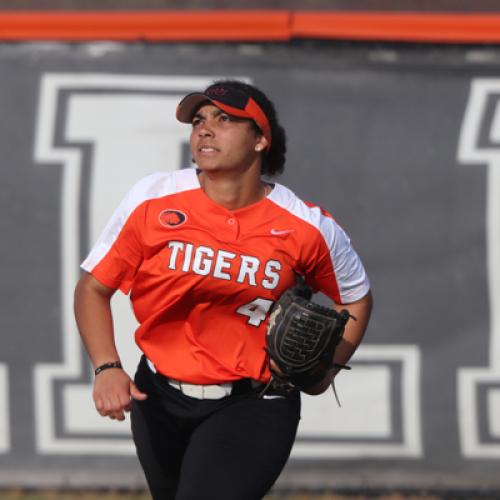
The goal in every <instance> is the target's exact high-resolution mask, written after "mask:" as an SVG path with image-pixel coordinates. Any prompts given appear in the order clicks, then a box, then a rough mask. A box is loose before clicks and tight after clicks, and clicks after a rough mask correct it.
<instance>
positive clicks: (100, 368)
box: [94, 361, 122, 375]
mask: <svg viewBox="0 0 500 500" xmlns="http://www.w3.org/2000/svg"><path fill="white" fill-rule="evenodd" d="M121 367H122V364H121V363H120V361H113V362H112V363H104V364H103V365H101V366H98V367H97V368H96V369H95V370H94V374H95V375H99V373H101V372H102V371H103V370H107V369H108V368H121Z"/></svg>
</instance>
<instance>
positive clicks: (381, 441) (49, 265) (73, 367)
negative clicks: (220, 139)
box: [0, 42, 500, 488]
mask: <svg viewBox="0 0 500 500" xmlns="http://www.w3.org/2000/svg"><path fill="white" fill-rule="evenodd" d="M499 62H500V49H488V48H486V47H485V48H476V49H473V48H471V49H464V48H447V49H446V48H436V47H432V46H428V47H420V46H404V45H402V46H399V47H395V46H381V45H380V46H369V45H362V44H360V45H354V46H350V45H348V44H335V43H329V42H324V43H319V42H318V43H312V42H303V43H300V42H297V43H294V44H291V45H281V44H268V45H258V44H254V45H237V44H234V45H230V46H226V45H224V44H214V45H203V46H201V45H189V44H177V45H176V44H172V45H162V44H158V45H142V44H125V45H124V44H111V43H110V44H108V43H96V44H86V45H79V44H68V45H65V44H5V45H0V110H1V116H2V119H1V120H0V151H1V155H0V234H1V244H0V262H1V266H2V273H1V275H2V281H1V283H2V285H1V287H0V294H1V295H0V298H1V300H0V332H1V335H0V486H15V485H22V486H36V487H40V486H49V485H50V486H125V487H140V486H141V485H143V484H144V483H143V478H142V474H141V472H140V470H139V467H138V464H137V461H136V459H135V457H134V454H133V449H132V446H131V444H130V438H129V434H128V427H127V425H128V424H126V423H125V424H119V423H117V422H111V421H109V422H108V421H105V420H102V419H100V418H98V417H97V416H96V414H95V412H94V410H93V408H92V402H91V400H90V388H91V385H90V383H91V370H90V366H89V364H88V362H87V360H86V357H85V355H84V353H83V351H82V349H81V347H80V345H79V341H78V337H77V334H76V330H75V326H74V323H73V321H72V313H71V300H72V297H71V293H72V287H73V286H74V283H75V282H76V279H77V277H78V262H79V261H80V260H81V258H82V256H83V255H85V253H86V252H87V250H88V248H89V245H90V244H91V242H92V241H93V240H94V239H95V237H96V235H97V234H98V232H99V230H100V229H101V228H102V225H103V224H104V222H105V220H106V218H107V217H109V215H110V213H111V211H112V210H113V207H114V206H116V204H117V202H118V200H119V199H120V197H121V196H122V195H123V193H124V192H125V191H126V190H127V188H128V187H130V185H131V184H132V183H133V182H134V180H135V179H137V178H139V177H141V176H142V175H145V174H146V173H149V172H151V171H154V170H159V169H175V168H182V167H185V166H189V165H190V162H189V155H188V152H187V148H186V143H185V140H186V137H187V133H188V131H187V130H186V128H185V127H184V126H182V125H180V124H178V123H176V122H175V120H174V118H173V110H174V109H175V104H176V102H177V101H178V99H179V98H180V97H181V96H182V95H183V94H185V93H187V92H189V91H190V90H194V89H199V88H202V87H203V86H204V85H205V83H207V82H209V81H211V80H212V79H214V78H216V77H219V76H239V77H245V78H248V79H250V80H251V81H253V82H254V83H255V84H257V85H258V86H260V87H262V88H263V89H265V90H266V91H267V92H268V94H269V95H270V97H271V98H272V99H273V100H274V101H275V103H276V106H277V108H278V110H279V114H280V117H281V121H282V122H283V124H284V126H285V128H286V130H287V133H288V138H289V151H288V163H287V168H286V172H285V174H284V175H283V176H282V177H281V178H280V179H278V182H281V183H284V184H286V185H288V186H289V187H291V188H292V189H294V190H295V191H296V192H297V193H299V194H300V195H301V196H302V197H303V198H304V199H306V200H311V201H313V202H315V203H317V204H320V205H322V206H323V207H324V208H326V209H327V210H329V211H331V212H332V213H333V214H334V216H335V217H336V219H337V220H338V221H339V222H340V223H341V225H342V226H344V227H345V228H346V230H347V231H348V233H349V234H350V236H351V239H352V241H353V243H354V245H355V247H356V249H357V250H358V252H359V253H360V255H361V256H362V258H363V260H364V262H365V265H366V267H367V270H368V272H369V275H370V278H371V281H372V284H373V290H374V295H375V301H376V307H375V310H374V315H373V320H372V322H371V324H370V327H369V331H368V333H367V336H366V340H365V342H364V343H363V346H362V347H361V348H360V350H359V352H358V354H357V356H356V358H355V359H354V362H353V370H352V372H346V373H343V374H341V376H340V377H339V381H338V390H339V393H340V398H341V400H342V403H343V406H342V408H341V409H339V408H337V406H336V404H335V401H334V398H333V395H331V394H326V395H324V396H320V397H317V398H312V397H307V398H305V399H304V412H303V418H302V423H301V428H300V432H299V437H298V440H297V445H296V447H295V449H294V452H293V455H292V459H291V461H290V463H289V465H288V467H287V470H286V472H285V474H284V475H283V477H282V478H281V480H280V483H279V485H280V486H281V487H288V486H309V487H316V488H318V487H322V486H326V485H334V486H336V487H346V488H347V487H353V488H358V487H384V486H389V487H391V486H392V487H426V488H430V487H437V488H439V487H443V488H444V487H446V488H454V487H471V488H473V487H478V486H481V487H483V488H484V487H488V486H490V487H496V488H500V478H499V476H498V467H499V461H500V424H499V422H500V326H499V325H500V322H498V317H497V314H498V312H497V311H499V310H500V307H499V306H500V296H499V294H500V287H499V283H500V268H499V267H498V266H499V264H498V262H500V233H499V232H500V207H499V206H498V202H497V201H496V200H497V198H498V199H500V177H499V176H500V173H498V172H500V155H499V154H498V152H497V151H498V143H499V142H500V115H499V111H498V110H499V109H500V108H499V106H498V103H499V102H500V101H499V98H500V63H499ZM496 257H499V258H498V259H497V258H496ZM114 307H115V308H116V314H117V317H118V324H117V330H118V335H119V345H120V349H121V350H122V353H123V358H124V360H125V363H126V366H127V369H128V370H129V371H131V372H133V369H134V364H135V362H136V359H137V352H136V351H135V350H134V347H133V342H132V335H133V326H134V325H133V319H132V318H130V313H129V311H128V306H127V304H126V300H125V299H123V298H119V299H117V301H116V304H115V306H114ZM106 424H107V425H106Z"/></svg>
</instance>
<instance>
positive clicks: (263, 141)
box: [255, 135, 269, 152]
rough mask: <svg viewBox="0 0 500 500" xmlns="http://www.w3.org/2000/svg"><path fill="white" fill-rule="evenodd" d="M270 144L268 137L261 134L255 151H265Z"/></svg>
mask: <svg viewBox="0 0 500 500" xmlns="http://www.w3.org/2000/svg"><path fill="white" fill-rule="evenodd" d="M268 146H269V142H267V139H266V138H265V137H264V136H263V135H261V136H260V139H259V142H258V143H257V144H256V145H255V151H257V152H260V151H264V150H265V149H266V148H267V147H268Z"/></svg>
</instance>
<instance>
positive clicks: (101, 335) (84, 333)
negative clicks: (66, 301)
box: [74, 274, 119, 368]
mask: <svg viewBox="0 0 500 500" xmlns="http://www.w3.org/2000/svg"><path fill="white" fill-rule="evenodd" d="M113 293H114V290H112V289H110V288H108V287H105V286H104V285H102V284H101V283H99V282H98V281H97V280H96V279H95V278H94V277H93V276H92V275H90V274H84V275H83V276H82V277H81V278H80V280H79V282H78V284H77V286H76V289H75V303H74V308H75V318H76V323H77V326H78V330H79V332H80V336H81V338H82V341H83V344H84V346H85V349H86V350H87V353H88V355H89V358H90V360H91V362H92V364H93V366H94V368H95V367H97V366H100V365H102V364H104V363H109V362H111V361H117V360H118V359H119V357H118V352H117V350H116V345H115V341H114V332H113V319H112V315H111V297H112V295H113Z"/></svg>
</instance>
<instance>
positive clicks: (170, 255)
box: [75, 81, 371, 500]
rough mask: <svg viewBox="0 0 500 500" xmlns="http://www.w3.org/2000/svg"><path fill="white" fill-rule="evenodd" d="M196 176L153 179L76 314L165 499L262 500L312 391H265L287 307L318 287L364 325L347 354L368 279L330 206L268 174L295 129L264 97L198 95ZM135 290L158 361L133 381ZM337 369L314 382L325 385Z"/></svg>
mask: <svg viewBox="0 0 500 500" xmlns="http://www.w3.org/2000/svg"><path fill="white" fill-rule="evenodd" d="M177 118H178V119H179V120H180V121H181V122H183V123H190V124H191V127H192V131H191V139H190V146H191V153H192V156H193V160H194V162H195V163H196V168H187V169H183V170H178V171H175V172H168V173H166V172H161V173H156V174H153V175H150V176H148V177H146V178H144V179H142V180H140V181H139V182H138V183H137V184H136V185H135V186H134V187H133V188H132V189H131V191H130V192H129V193H128V195H127V196H126V197H125V199H124V200H123V201H122V203H121V205H120V206H119V207H118V209H117V210H116V212H115V214H114V215H113V216H112V218H111V220H110V222H109V223H108V225H107V227H106V228H105V230H104V232H103V234H102V235H101V237H100V238H99V240H98V241H97V242H96V244H95V246H94V247H93V249H92V250H91V252H90V254H89V255H88V257H87V259H86V260H85V261H84V262H83V264H82V268H83V269H84V271H86V272H85V273H83V275H82V277H81V279H80V281H79V283H78V285H77V288H76V292H75V314H76V319H77V323H78V327H79V330H80V333H81V337H82V340H83V342H84V344H85V347H86V349H87V351H88V353H89V356H90V359H91V361H92V363H93V366H94V368H95V372H96V377H95V385H94V393H93V397H94V402H95V405H96V408H97V411H98V412H99V413H100V414H101V415H102V416H107V417H110V418H112V419H117V420H123V419H124V411H129V410H131V412H132V413H131V420H132V432H133V438H134V442H135V445H136V448H137V454H138V457H139V460H140V463H141V465H142V467H143V469H144V472H145V475H146V479H147V481H148V485H149V487H150V490H151V493H152V496H153V498H154V499H162V500H165V499H174V498H175V499H177V500H199V499H204V500H210V499H217V500H244V499H248V500H256V499H260V498H262V497H263V496H264V495H265V494H266V492H268V491H269V489H270V488H271V487H272V485H273V484H274V482H275V480H276V478H277V477H278V476H279V474H280V472H281V470H282V469H283V467H284V466H285V463H286V461H287V459H288V457H289V454H290V450H291V448H292V444H293V442H294V439H295V434H296V430H297V425H298V421H299V418H300V395H299V394H298V392H291V393H289V392H284V391H280V390H279V389H274V390H270V391H267V392H266V393H265V395H264V396H263V397H259V394H260V393H261V392H262V389H263V387H264V386H265V385H266V383H267V382H268V380H269V378H270V370H269V362H268V360H267V357H266V353H265V351H264V345H265V326H266V319H267V314H268V311H269V309H270V308H271V305H272V304H273V302H274V301H275V300H276V299H277V298H278V297H279V296H280V295H281V294H282V293H283V291H284V290H286V289H287V288H289V287H290V286H292V285H293V284H294V283H295V276H296V275H297V274H300V275H302V276H304V277H305V278H306V281H307V282H308V284H309V285H311V286H312V288H313V289H314V290H321V291H322V292H324V293H325V294H326V295H328V296H329V297H330V298H331V299H332V300H333V302H334V304H338V305H342V307H343V308H346V309H348V310H349V312H350V313H351V314H352V315H353V316H355V317H356V318H357V321H350V322H349V323H348V326H347V328H346V332H345V334H344V340H343V341H342V343H341V345H340V346H339V348H338V349H337V352H336V355H335V361H336V362H337V363H339V364H345V363H346V362H347V361H348V359H349V358H350V356H351V355H352V354H353V352H354V351H355V349H356V347H357V346H358V344H359V343H360V341H361V339H362V337H363V334H364V331H365V328H366V325H367V322H368V318H369V315H370V310H371V294H370V287H369V282H368V279H367V277H366V273H365V270H364V268H363V265H362V263H361V261H360V259H359V257H358V256H357V254H356V253H355V251H354V250H353V248H352V247H351V245H350V242H349V239H348V237H347V236H346V234H345V233H344V231H343V230H342V229H341V228H340V227H339V226H338V225H337V224H336V222H335V221H334V220H333V218H332V217H331V216H330V215H329V214H327V213H326V212H324V211H323V210H321V209H320V208H318V207H315V206H312V205H310V204H306V203H304V202H303V201H301V200H300V199H299V198H298V197H297V196H296V195H295V194H294V193H292V192H291V191H290V190H289V189H287V188H286V187H284V186H282V185H280V184H278V183H275V184H271V183H268V182H265V181H264V180H263V179H262V177H261V176H262V174H267V175H269V176H272V175H275V174H277V173H280V172H281V171H282V170H283V168H284V163H285V152H286V146H285V133H284V130H283V128H282V127H281V126H280V125H279V123H278V121H277V117H276V113H275V109H274V106H273V104H272V103H271V102H270V101H269V99H268V98H267V97H266V96H265V95H264V94H263V93H262V92H261V91H260V90H258V89H256V88H255V87H253V86H250V85H247V84H244V83H242V82H238V81H221V82H216V83H215V84H213V85H211V86H210V87H208V88H207V89H206V90H205V91H204V92H201V93H195V94H189V95H188V96H186V97H185V98H184V99H183V100H182V101H181V102H180V104H179V106H178V109H177ZM117 289H120V290H121V291H122V292H123V293H125V294H129V293H130V299H131V301H132V305H133V309H134V313H135V316H136V317H137V320H138V322H139V327H138V329H137V331H136V332H135V338H136V342H137V345H138V346H139V348H140V349H141V351H142V352H143V353H144V355H143V357H142V359H141V362H140V364H139V367H138V370H137V373H136V375H135V381H132V380H131V379H130V378H129V376H128V375H127V374H126V373H125V372H124V371H123V370H122V368H121V365H120V362H119V355H118V352H117V350H116V346H115V342H114V332H113V323H112V317H111V309H110V299H111V296H112V295H113V294H114V293H115V291H116V290H117ZM334 375H335V372H334V371H332V372H330V373H329V374H328V376H326V377H325V379H324V380H323V381H321V382H320V383H318V384H317V385H316V386H315V387H311V388H310V391H308V392H310V393H311V394H318V393H321V392H323V391H325V390H326V389H327V387H328V386H329V385H330V383H331V381H332V378H333V376H334Z"/></svg>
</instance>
